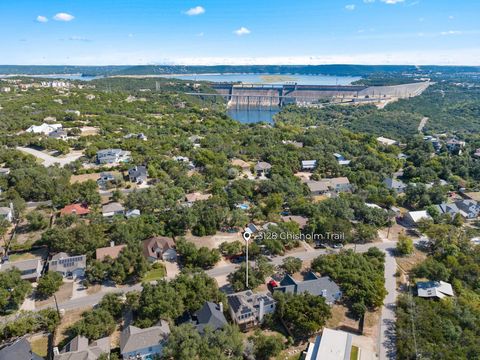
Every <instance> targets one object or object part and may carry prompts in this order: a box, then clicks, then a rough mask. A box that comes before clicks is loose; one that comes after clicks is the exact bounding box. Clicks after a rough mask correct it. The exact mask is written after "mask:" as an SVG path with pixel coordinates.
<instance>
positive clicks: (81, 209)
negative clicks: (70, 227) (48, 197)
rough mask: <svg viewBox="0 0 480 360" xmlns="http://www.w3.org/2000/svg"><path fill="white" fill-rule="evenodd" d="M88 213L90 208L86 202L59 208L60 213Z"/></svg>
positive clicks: (79, 214) (80, 214)
mask: <svg viewBox="0 0 480 360" xmlns="http://www.w3.org/2000/svg"><path fill="white" fill-rule="evenodd" d="M88 214H90V209H89V208H88V205H87V204H70V205H67V206H65V207H64V208H63V209H61V210H60V215H62V216H64V215H77V216H85V215H88Z"/></svg>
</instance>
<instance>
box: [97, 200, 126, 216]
mask: <svg viewBox="0 0 480 360" xmlns="http://www.w3.org/2000/svg"><path fill="white" fill-rule="evenodd" d="M102 215H103V217H106V218H109V217H113V216H115V215H125V208H124V207H123V205H122V204H120V203H118V202H112V203H109V204H106V205H103V206H102Z"/></svg>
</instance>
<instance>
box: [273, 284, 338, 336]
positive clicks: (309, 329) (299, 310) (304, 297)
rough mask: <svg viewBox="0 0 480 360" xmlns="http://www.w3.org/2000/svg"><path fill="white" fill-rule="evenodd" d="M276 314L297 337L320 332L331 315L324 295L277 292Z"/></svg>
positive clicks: (275, 294)
mask: <svg viewBox="0 0 480 360" xmlns="http://www.w3.org/2000/svg"><path fill="white" fill-rule="evenodd" d="M274 296H275V298H276V300H277V308H276V311H275V315H276V316H278V318H279V319H281V320H282V321H283V323H284V324H285V326H286V327H287V328H288V330H289V331H290V332H291V333H292V335H293V336H294V337H295V338H296V339H308V338H309V337H310V336H312V335H313V334H315V333H316V332H318V331H319V330H320V329H321V328H322V327H323V326H324V325H325V323H326V321H327V319H328V318H329V317H330V307H329V306H328V305H327V303H325V298H324V297H323V296H315V295H311V294H309V293H306V292H305V293H303V294H300V295H294V294H285V293H281V292H275V293H274Z"/></svg>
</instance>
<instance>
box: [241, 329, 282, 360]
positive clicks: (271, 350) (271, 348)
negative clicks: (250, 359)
mask: <svg viewBox="0 0 480 360" xmlns="http://www.w3.org/2000/svg"><path fill="white" fill-rule="evenodd" d="M249 340H250V341H252V342H253V352H254V355H255V359H257V360H269V359H271V358H274V357H276V356H277V355H279V354H280V352H281V351H282V350H283V349H284V338H283V336H281V335H278V334H276V335H272V336H267V335H265V334H263V333H262V332H261V331H259V330H257V331H255V335H254V336H251V337H250V338H249Z"/></svg>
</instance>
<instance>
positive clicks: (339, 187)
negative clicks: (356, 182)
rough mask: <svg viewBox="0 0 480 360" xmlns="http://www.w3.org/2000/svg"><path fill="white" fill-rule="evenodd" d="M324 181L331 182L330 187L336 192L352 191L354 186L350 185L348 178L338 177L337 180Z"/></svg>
mask: <svg viewBox="0 0 480 360" xmlns="http://www.w3.org/2000/svg"><path fill="white" fill-rule="evenodd" d="M324 180H329V181H330V185H329V186H330V187H331V188H332V189H333V191H335V192H347V191H350V190H351V189H352V186H351V185H350V181H349V180H348V178H346V177H337V178H332V179H324Z"/></svg>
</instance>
